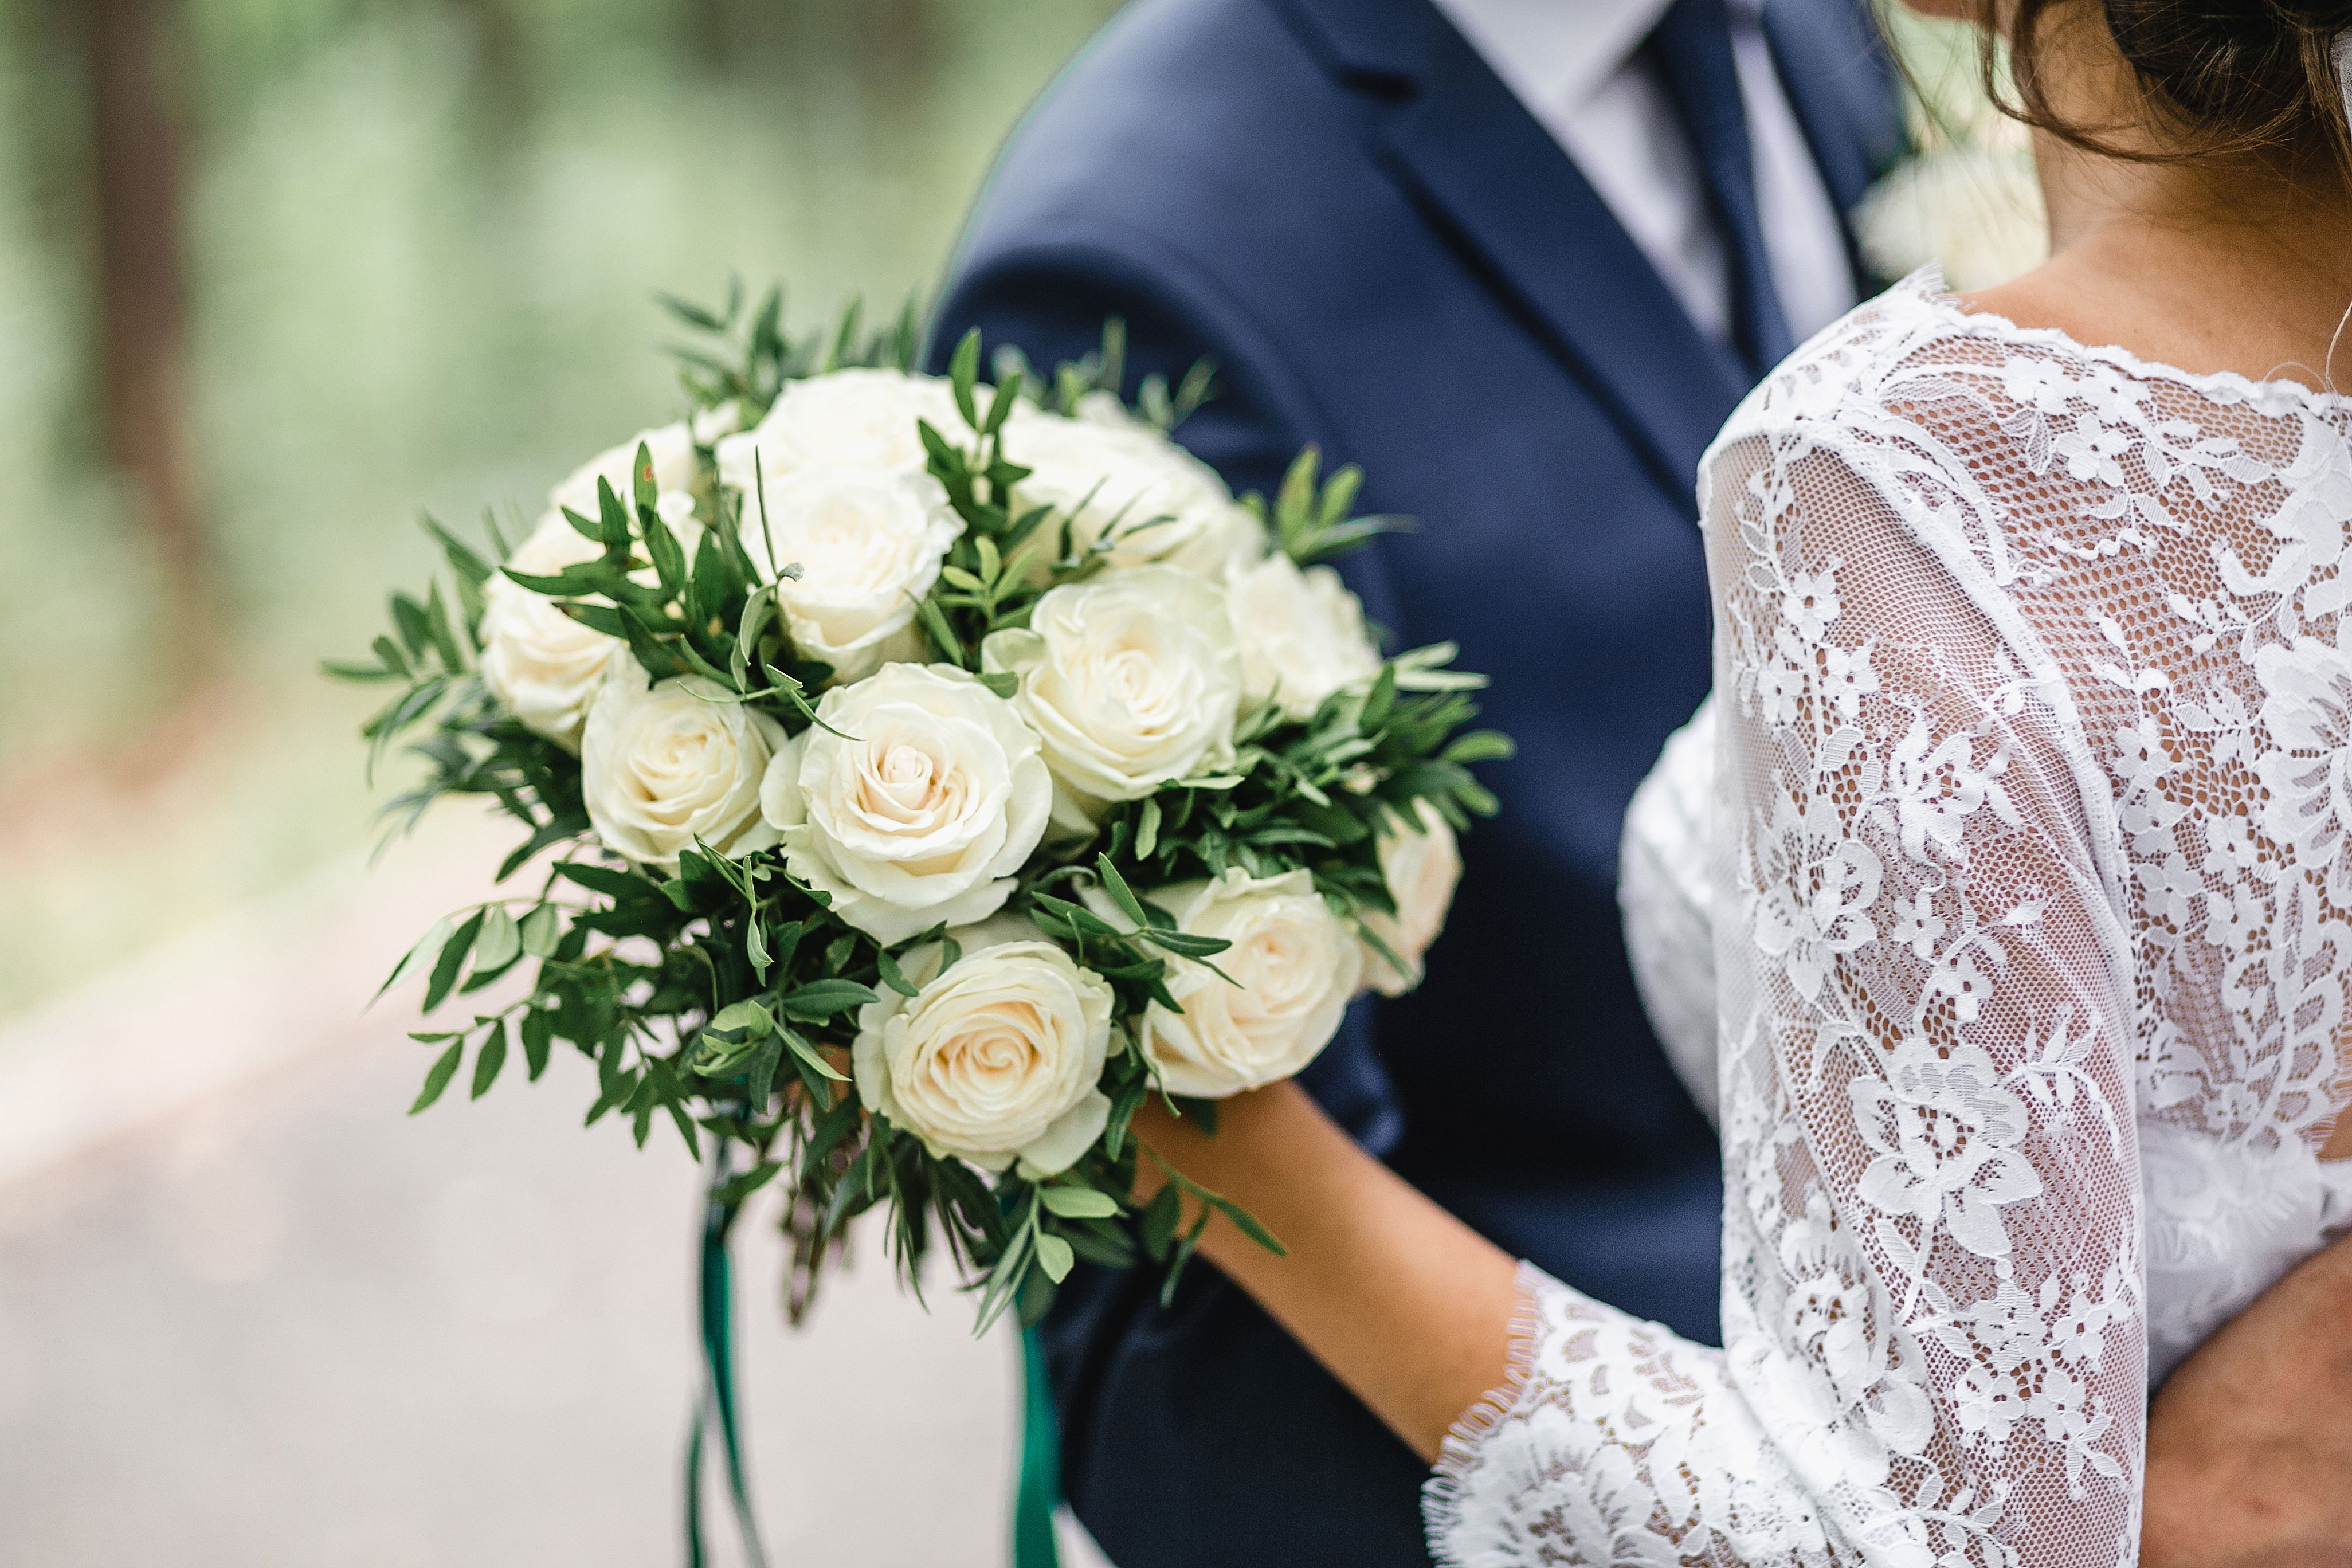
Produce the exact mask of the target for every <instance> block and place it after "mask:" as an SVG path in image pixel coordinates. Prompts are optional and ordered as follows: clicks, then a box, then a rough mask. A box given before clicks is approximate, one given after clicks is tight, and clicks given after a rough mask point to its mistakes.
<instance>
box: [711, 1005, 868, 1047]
mask: <svg viewBox="0 0 2352 1568" xmlns="http://www.w3.org/2000/svg"><path fill="white" fill-rule="evenodd" d="M869 994H871V993H869ZM775 1026H776V1020H775V1016H774V1015H773V1014H772V1013H770V1012H769V1011H768V1010H767V1009H766V1008H765V1007H762V1006H761V1005H760V1004H758V1003H757V1002H738V1003H736V1004H734V1005H732V1006H728V1007H722V1008H720V1009H719V1015H718V1016H716V1017H714V1018H712V1019H711V1020H710V1023H709V1026H708V1029H709V1032H714V1033H719V1034H728V1035H735V1036H737V1037H739V1038H740V1039H746V1040H756V1039H759V1038H760V1037H762V1036H764V1035H766V1034H767V1033H768V1032H769V1031H770V1030H772V1029H773V1028H774V1027H775Z"/></svg>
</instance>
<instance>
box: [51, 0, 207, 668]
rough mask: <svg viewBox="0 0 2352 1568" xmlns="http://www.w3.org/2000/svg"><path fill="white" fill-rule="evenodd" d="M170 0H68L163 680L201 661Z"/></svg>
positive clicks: (105, 405)
mask: <svg viewBox="0 0 2352 1568" xmlns="http://www.w3.org/2000/svg"><path fill="white" fill-rule="evenodd" d="M171 5H172V0H81V4H80V5H79V7H78V9H79V10H80V12H81V15H82V18H83V27H84V47H85V53H84V57H83V58H84V59H85V62H86V67H87V69H88V71H89V100H88V101H89V115H90V121H89V124H90V148H91V153H92V162H93V163H94V164H95V171H94V172H95V174H96V180H95V182H94V184H95V194H96V203H95V205H96V209H97V211H96V216H97V226H98V284H99V287H98V305H99V334H100V399H101V408H102V414H103V417H104V420H105V426H106V446H107V451H108V453H109V455H110V457H111V458H112V459H113V461H114V464H115V466H116V467H117V468H120V469H121V472H122V473H123V475H124V477H125V478H126V479H129V480H130V482H131V489H132V490H133V493H134V495H135V497H136V501H137V509H138V512H139V518H140V521H141V522H142V524H143V525H144V527H145V528H146V529H147V531H148V532H149V534H150V536H151V538H152V541H153V543H154V549H155V555H156V563H157V565H158V567H159V568H160V571H161V574H162V576H163V586H164V593H165V595H166V603H165V605H164V606H163V625H162V626H159V628H158V629H159V631H161V632H162V633H163V647H160V648H159V650H158V651H159V653H161V654H162V655H163V658H166V659H167V660H168V661H169V662H168V663H167V665H166V666H165V668H166V670H167V672H168V675H169V678H170V679H173V681H174V682H175V683H177V684H180V685H182V686H183V687H184V686H185V685H186V684H187V683H188V682H189V680H190V679H191V678H192V677H193V676H194V675H195V674H197V673H198V672H199V671H200V670H201V668H203V666H204V665H205V663H207V662H208V657H207V656H208V654H209V652H210V648H209V639H208V636H207V634H208V633H209V632H210V631H211V629H212V628H211V626H210V621H211V611H212V608H213V604H214V589H215V584H214V580H213V571H214V562H213V560H212V552H211V550H210V548H209V544H208V541H207V540H206V538H205V529H204V522H203V518H202V516H201V514H200V512H199V510H198V508H197V505H196V501H195V497H194V487H193V484H192V482H191V476H190V473H189V468H188V452H187V426H186V419H187V406H186V404H187V398H186V386H185V370H184V350H185V342H186V319H187V305H186V298H187V280H186V276H185V266H184V254H183V249H182V245H181V213H180V207H181V195H182V182H181V171H180V145H179V141H180V138H179V130H178V126H177V125H176V123H175V121H174V117H173V113H172V111H171V109H170V106H169V103H168V101H167V99H166V91H165V85H164V80H163V65H162V59H163V50H164V47H165V43H166V40H167V37H168V36H169V35H168V32H167V28H168V25H169V22H170V19H171V18H170V16H169V15H168V13H169V9H170V6H171Z"/></svg>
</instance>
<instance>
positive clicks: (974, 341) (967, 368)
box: [948, 327, 980, 430]
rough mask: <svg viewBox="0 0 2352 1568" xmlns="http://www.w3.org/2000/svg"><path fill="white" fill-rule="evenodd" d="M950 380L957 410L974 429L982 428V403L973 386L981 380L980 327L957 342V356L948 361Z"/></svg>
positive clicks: (965, 334)
mask: <svg viewBox="0 0 2352 1568" xmlns="http://www.w3.org/2000/svg"><path fill="white" fill-rule="evenodd" d="M948 380H949V382H950V384H951V385H952V386H953V387H954V389H955V403H956V412H957V413H959V414H961V415H962V416H963V422H964V423H965V424H966V425H968V426H971V428H972V429H974V430H977V429H979V428H980V405H978V403H976V402H975V401H974V400H973V398H972V387H973V384H975V383H977V382H978V381H979V380H980V329H979V328H978V327H974V328H972V329H971V331H968V332H966V333H964V335H963V338H962V341H961V342H958V343H957V344H956V349H955V357H954V358H953V359H951V360H950V361H949V362H948Z"/></svg>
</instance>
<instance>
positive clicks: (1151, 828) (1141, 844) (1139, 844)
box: [1135, 800, 1160, 860]
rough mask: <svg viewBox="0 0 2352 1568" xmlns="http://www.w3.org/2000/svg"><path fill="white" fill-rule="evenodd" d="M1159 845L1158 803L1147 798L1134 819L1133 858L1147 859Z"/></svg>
mask: <svg viewBox="0 0 2352 1568" xmlns="http://www.w3.org/2000/svg"><path fill="white" fill-rule="evenodd" d="M1159 847H1160V803H1159V802H1158V801H1157V800H1147V801H1145V802H1144V803H1143V810H1142V811H1141V812H1140V813H1139V815H1138V816H1137V817H1136V821H1135V858H1137V859H1139V860H1149V859H1150V858H1151V857H1152V853H1153V852H1154V851H1155V850H1157V849H1158V848H1159Z"/></svg>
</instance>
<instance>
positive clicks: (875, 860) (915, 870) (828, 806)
mask: <svg viewBox="0 0 2352 1568" xmlns="http://www.w3.org/2000/svg"><path fill="white" fill-rule="evenodd" d="M817 713H818V716H819V717H821V718H822V719H824V722H825V723H826V724H828V725H831V726H832V728H833V730H835V731H840V733H839V734H835V733H832V732H831V731H827V730H825V729H823V728H817V727H812V728H810V729H808V730H806V731H803V732H802V734H801V735H800V736H799V737H798V738H797V739H795V740H794V741H793V742H792V743H791V744H790V746H789V747H788V748H786V749H785V750H783V751H782V752H779V753H778V754H777V757H776V760H775V761H774V762H773V763H771V764H770V765H769V768H768V773H767V778H766V781H765V782H764V784H762V785H761V790H760V807H761V813H762V814H763V815H764V816H765V817H766V818H767V820H768V822H769V824H770V825H771V826H773V827H775V828H777V829H779V830H781V832H782V842H783V845H784V849H785V856H786V860H787V864H788V865H789V866H790V867H791V869H792V873H793V876H795V877H798V878H799V879H801V880H803V881H804V882H806V883H808V884H809V885H810V886H812V887H815V888H821V889H824V891H826V892H827V893H830V894H831V895H832V896H833V911H834V913H835V914H837V915H839V916H840V917H841V918H842V919H843V920H845V921H848V922H849V923H850V924H851V925H854V926H856V928H857V929H858V930H860V931H865V932H866V934H867V935H869V936H871V937H873V938H874V940H875V941H877V942H883V943H886V944H887V943H889V942H904V941H906V940H907V939H908V937H910V936H914V935H915V934H917V933H918V932H920V931H928V930H929V929H930V928H931V927H932V926H935V925H938V924H939V923H940V922H941V921H946V922H948V923H949V924H950V925H963V924H966V923H968V922H970V921H977V920H981V919H983V918H984V917H986V916H988V915H992V914H994V913H995V912H996V911H997V910H999V909H1002V908H1003V905H1004V900H1006V899H1007V898H1008V897H1010V896H1011V894H1012V892H1013V873H1014V872H1016V871H1018V870H1019V869H1020V868H1021V866H1022V863H1023V862H1024V861H1025V860H1027V859H1028V858H1029V856H1030V854H1031V852H1032V851H1034V849H1035V848H1036V847H1037V840H1038V839H1039V837H1042V836H1043V835H1044V833H1045V819H1046V816H1047V814H1048V813H1049V812H1050V811H1051V809H1052V806H1053V794H1054V788H1053V780H1052V778H1051V776H1050V775H1049V774H1048V773H1046V771H1045V763H1044V761H1043V760H1042V759H1041V758H1040V757H1039V755H1038V742H1037V737H1036V735H1035V734H1034V732H1033V731H1031V730H1030V729H1029V728H1028V726H1026V725H1025V724H1024V723H1023V722H1022V721H1021V719H1020V717H1019V715H1017V714H1016V713H1015V712H1014V711H1013V705H1012V704H1011V703H1010V702H1007V701H1006V700H1004V699H1003V698H1001V697H999V696H997V695H996V694H995V693H994V692H992V691H991V690H989V689H988V688H987V687H985V686H982V684H981V683H980V682H979V680H978V679H974V678H973V677H972V676H971V675H970V674H967V673H966V672H965V671H963V670H961V669H957V668H952V667H951V666H948V665H920V664H886V665H884V666H883V667H882V668H880V669H879V670H878V671H877V672H876V673H875V674H873V675H872V676H869V677H868V678H866V679H864V680H861V681H859V682H858V683H857V684H856V685H855V686H836V687H835V688H834V689H832V690H830V691H828V692H826V693H825V694H824V700H822V701H820V702H819V703H818V704H817ZM843 736H855V737H856V739H855V740H845V739H843Z"/></svg>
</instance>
